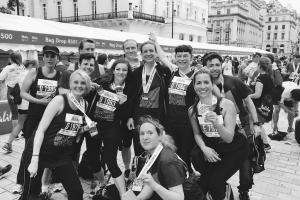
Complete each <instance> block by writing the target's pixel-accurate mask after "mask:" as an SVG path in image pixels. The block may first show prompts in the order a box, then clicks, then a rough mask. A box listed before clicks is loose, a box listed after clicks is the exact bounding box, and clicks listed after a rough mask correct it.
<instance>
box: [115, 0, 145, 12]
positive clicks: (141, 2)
mask: <svg viewBox="0 0 300 200" xmlns="http://www.w3.org/2000/svg"><path fill="white" fill-rule="evenodd" d="M117 7H118V0H115V12H117ZM139 11H140V12H143V0H140V7H139Z"/></svg>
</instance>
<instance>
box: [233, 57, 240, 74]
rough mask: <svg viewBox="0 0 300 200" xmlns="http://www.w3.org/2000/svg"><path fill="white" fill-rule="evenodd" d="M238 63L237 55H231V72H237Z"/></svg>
mask: <svg viewBox="0 0 300 200" xmlns="http://www.w3.org/2000/svg"><path fill="white" fill-rule="evenodd" d="M239 65H240V63H239V61H238V59H237V57H233V59H232V66H233V73H234V75H237V74H238V71H239Z"/></svg>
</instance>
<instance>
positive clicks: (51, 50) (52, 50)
mask: <svg viewBox="0 0 300 200" xmlns="http://www.w3.org/2000/svg"><path fill="white" fill-rule="evenodd" d="M45 53H53V54H56V55H59V49H58V48H57V47H56V46H49V45H45V46H44V47H43V54H45Z"/></svg>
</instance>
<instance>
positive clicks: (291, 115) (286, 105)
mask: <svg viewBox="0 0 300 200" xmlns="http://www.w3.org/2000/svg"><path fill="white" fill-rule="evenodd" d="M282 87H283V89H284V90H283V92H282V93H281V98H280V100H279V102H278V105H276V106H275V107H274V112H273V133H272V134H269V138H270V139H271V140H278V141H281V140H283V139H284V138H285V137H286V136H287V135H288V134H290V133H292V132H294V131H295V130H294V128H293V123H294V119H295V117H296V116H298V104H299V101H300V86H299V85H297V84H296V83H294V82H291V81H284V82H283V83H282ZM281 109H283V110H284V111H285V112H286V113H287V121H288V128H287V132H282V131H278V119H279V113H280V110H281Z"/></svg>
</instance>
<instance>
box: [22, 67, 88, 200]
mask: <svg viewBox="0 0 300 200" xmlns="http://www.w3.org/2000/svg"><path fill="white" fill-rule="evenodd" d="M89 91H90V78H89V76H88V75H87V74H86V73H85V72H84V71H82V70H77V71H75V72H73V73H72V74H71V77H70V92H69V93H68V94H63V95H58V96H56V97H55V98H53V100H52V101H51V102H50V103H49V105H48V106H47V108H46V110H45V112H44V114H43V117H42V119H41V121H40V124H39V126H38V129H37V131H36V134H35V137H34V142H33V150H32V152H33V153H32V158H31V161H30V164H29V167H28V172H26V174H25V176H26V177H27V178H26V179H25V183H24V191H23V196H24V195H27V198H26V197H24V199H30V197H29V196H31V195H33V193H34V191H33V188H35V187H34V185H35V184H38V182H39V181H40V180H41V176H42V173H43V169H45V168H50V169H51V170H52V171H53V174H54V176H55V177H57V178H58V179H59V181H61V183H62V185H63V186H64V188H65V190H66V192H67V195H68V199H69V200H82V199H83V189H82V186H81V183H80V180H79V178H78V175H77V173H76V170H75V168H74V166H73V164H72V155H73V151H74V147H75V143H76V139H77V137H78V134H79V131H80V129H81V128H82V127H83V122H84V117H83V113H82V112H81V111H80V110H79V108H80V107H81V109H85V107H86V102H85V100H84V99H83V95H84V94H87V93H88V92H89ZM27 166H28V165H27ZM28 197H29V198H28Z"/></svg>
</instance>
